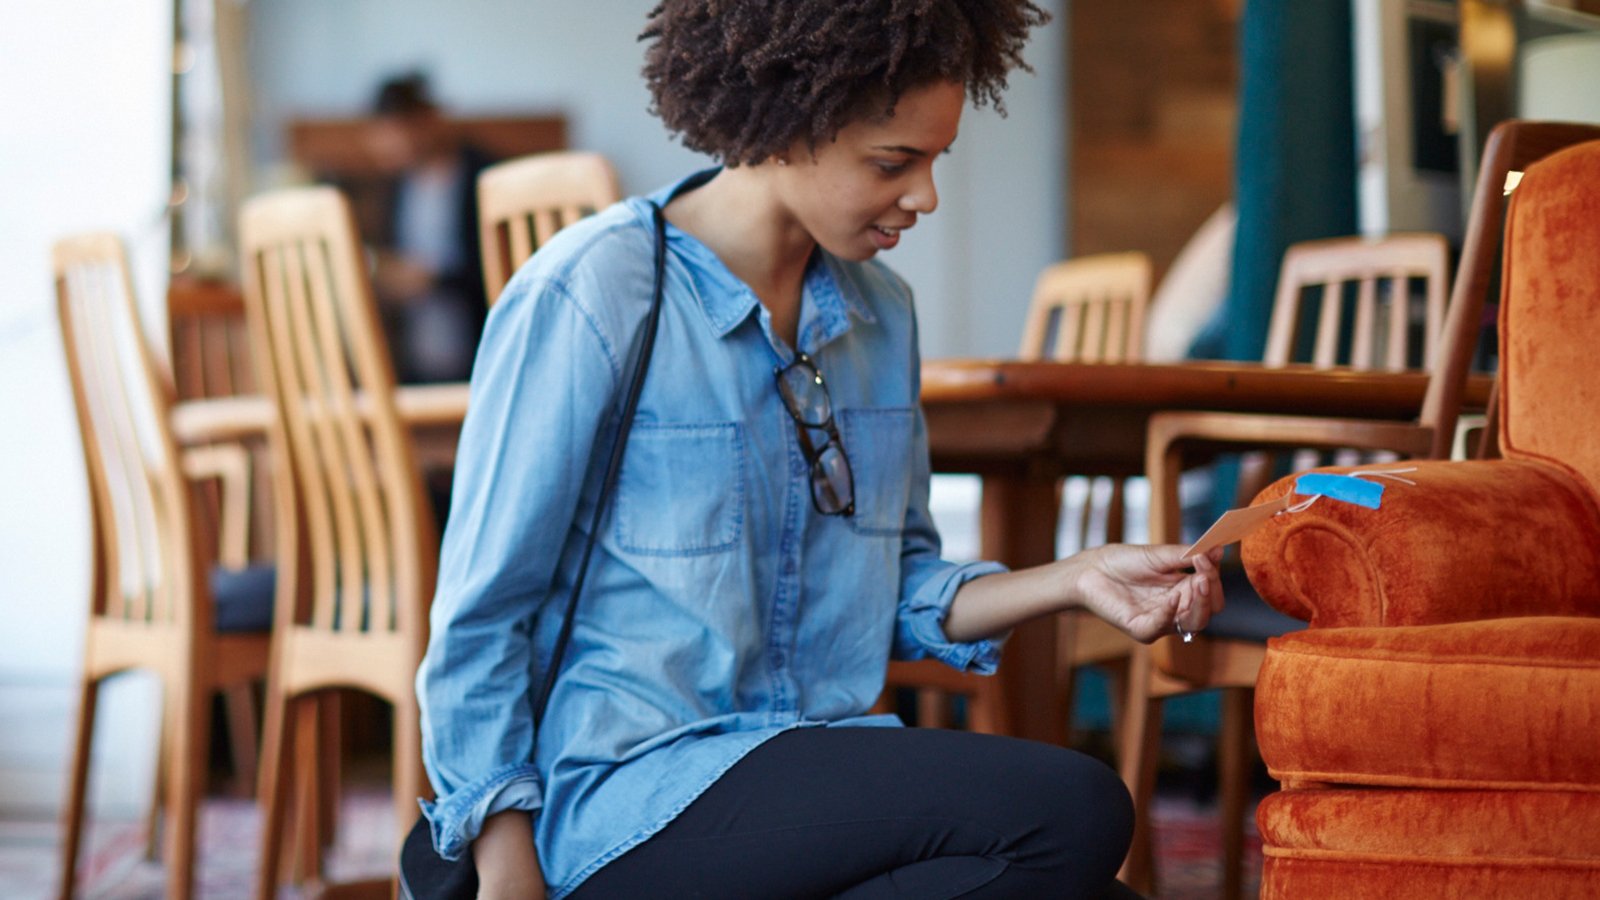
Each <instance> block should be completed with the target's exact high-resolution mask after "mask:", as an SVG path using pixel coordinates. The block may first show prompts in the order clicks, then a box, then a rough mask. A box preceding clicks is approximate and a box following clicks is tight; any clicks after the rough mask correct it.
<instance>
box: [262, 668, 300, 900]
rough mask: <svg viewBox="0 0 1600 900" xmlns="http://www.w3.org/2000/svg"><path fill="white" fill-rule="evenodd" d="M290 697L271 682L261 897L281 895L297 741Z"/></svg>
mask: <svg viewBox="0 0 1600 900" xmlns="http://www.w3.org/2000/svg"><path fill="white" fill-rule="evenodd" d="M289 707H290V700H289V698H287V697H283V696H280V695H279V694H278V692H277V690H276V689H275V687H274V686H273V685H271V684H269V685H268V686H267V697H266V710H265V715H264V718H265V726H264V729H263V731H264V733H263V734H262V737H261V780H260V783H259V784H258V785H257V787H256V802H257V803H259V804H260V805H261V860H260V865H259V868H258V869H257V871H256V898H257V900H273V898H276V897H277V896H278V873H279V869H280V867H281V865H282V859H283V819H284V808H285V807H286V806H288V803H289V788H290V786H291V784H292V781H293V779H292V778H291V777H290V776H291V774H292V773H291V772H289V771H288V769H289V748H290V747H291V746H292V745H293V741H294V737H295V734H294V718H293V717H292V716H291V715H290V714H289V713H290V709H289Z"/></svg>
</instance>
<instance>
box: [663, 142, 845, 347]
mask: <svg viewBox="0 0 1600 900" xmlns="http://www.w3.org/2000/svg"><path fill="white" fill-rule="evenodd" d="M765 168H766V167H765V166H740V167H739V168H734V169H724V170H723V171H722V172H720V173H718V174H717V176H716V177H715V178H713V179H711V181H709V182H707V183H706V184H705V185H704V186H703V187H701V188H699V189H697V190H693V191H690V192H689V193H687V194H684V195H682V196H681V197H678V198H677V199H675V200H673V201H672V202H671V203H670V204H668V206H667V208H666V215H667V219H668V220H669V221H671V222H672V224H673V225H676V226H677V227H678V228H681V229H683V230H684V231H686V232H688V233H689V234H692V235H694V236H695V237H696V238H697V239H699V241H700V242H701V243H703V244H705V245H706V246H707V247H709V248H710V249H711V252H713V253H715V254H716V255H717V258H718V259H720V260H722V264H723V265H725V266H727V267H728V271H730V272H732V273H733V274H734V275H735V276H736V277H737V278H739V280H741V281H743V282H744V283H745V284H746V285H748V286H749V287H750V290H751V291H753V292H754V293H755V295H756V297H757V298H758V299H759V300H760V301H761V305H762V306H764V307H766V310H767V312H768V314H770V315H771V316H772V325H773V330H774V331H775V332H776V333H777V335H778V336H779V337H780V338H782V339H783V340H784V341H786V342H788V344H789V346H790V347H794V346H795V340H796V332H797V331H798V328H799V324H800V294H801V287H802V285H803V284H804V281H805V273H806V266H807V265H808V264H809V263H810V260H811V254H812V251H813V250H815V249H816V246H817V243H816V241H815V240H814V239H812V237H811V235H810V234H809V233H807V232H806V230H805V229H804V228H802V227H801V226H800V224H799V223H798V222H797V221H795V219H794V217H793V216H791V215H789V214H788V212H787V210H785V209H784V207H783V205H782V204H781V203H779V202H778V200H777V197H776V195H775V193H774V192H773V191H772V190H771V189H770V185H769V182H768V179H767V177H766V176H767V172H766V171H764V169H765Z"/></svg>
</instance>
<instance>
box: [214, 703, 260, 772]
mask: <svg viewBox="0 0 1600 900" xmlns="http://www.w3.org/2000/svg"><path fill="white" fill-rule="evenodd" d="M222 705H223V709H224V710H225V712H226V714H227V717H228V747H229V750H230V751H231V752H232V754H233V778H234V784H235V785H236V786H237V788H236V789H237V790H238V791H239V792H240V793H244V792H246V791H252V790H254V789H255V786H256V779H257V774H256V770H257V769H258V768H259V766H260V765H261V760H260V757H259V755H258V752H257V749H256V748H257V746H258V745H259V742H260V739H261V735H260V734H259V732H258V730H257V728H256V695H255V686H254V685H251V684H249V683H244V684H235V685H230V686H228V687H227V688H225V689H224V690H223V701H222Z"/></svg>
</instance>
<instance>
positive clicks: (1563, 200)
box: [1500, 140, 1600, 496]
mask: <svg viewBox="0 0 1600 900" xmlns="http://www.w3.org/2000/svg"><path fill="white" fill-rule="evenodd" d="M1500 342H1501V349H1500V354H1501V356H1500V378H1501V382H1500V446H1501V453H1502V454H1503V455H1504V456H1505V457H1506V458H1508V459H1536V460H1543V461H1547V462H1554V463H1557V464H1559V465H1561V466H1563V467H1565V468H1567V469H1570V470H1572V471H1574V472H1576V473H1577V474H1578V475H1580V476H1581V477H1582V478H1583V479H1584V480H1586V481H1587V482H1588V486H1589V490H1590V492H1591V493H1596V492H1597V487H1600V365H1597V364H1596V359H1595V353H1596V349H1597V348H1600V140H1596V141H1590V142H1587V143H1583V144H1579V145H1577V146H1574V147H1569V148H1567V149H1566V150H1562V151H1561V152H1559V153H1555V154H1552V155H1551V156H1549V157H1546V158H1545V159H1544V160H1543V161H1541V162H1538V163H1536V164H1534V165H1533V166H1530V167H1529V168H1528V170H1527V172H1526V174H1525V175H1524V177H1523V179H1522V181H1521V183H1520V184H1519V185H1518V186H1517V188H1516V191H1515V193H1514V194H1513V195H1512V198H1511V209H1510V212H1509V213H1508V217H1507V223H1506V249H1505V261H1504V270H1503V274H1502V288H1501V301H1500ZM1597 496H1600V494H1597Z"/></svg>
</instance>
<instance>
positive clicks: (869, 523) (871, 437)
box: [839, 409, 916, 536]
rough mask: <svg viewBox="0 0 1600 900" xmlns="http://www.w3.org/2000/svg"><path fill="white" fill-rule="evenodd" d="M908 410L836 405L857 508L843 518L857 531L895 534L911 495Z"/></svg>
mask: <svg viewBox="0 0 1600 900" xmlns="http://www.w3.org/2000/svg"><path fill="white" fill-rule="evenodd" d="M915 423H916V410H913V409H841V410H840V411H839V437H840V438H841V439H842V440H843V442H844V450H845V455H846V456H848V457H849V459H850V473H851V475H852V476H853V478H854V481H855V493H856V511H855V515H853V516H851V517H850V518H849V519H848V521H849V523H850V527H851V528H852V529H853V530H855V531H856V532H857V533H859V534H873V535H896V536H897V535H899V534H901V533H902V532H903V531H904V530H905V524H906V504H907V503H908V502H909V501H910V499H911V476H912V473H913V472H915V471H916V466H915V465H914V461H913V460H912V458H911V453H912V437H911V436H912V430H913V427H914V426H915Z"/></svg>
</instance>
